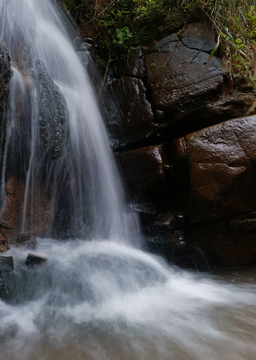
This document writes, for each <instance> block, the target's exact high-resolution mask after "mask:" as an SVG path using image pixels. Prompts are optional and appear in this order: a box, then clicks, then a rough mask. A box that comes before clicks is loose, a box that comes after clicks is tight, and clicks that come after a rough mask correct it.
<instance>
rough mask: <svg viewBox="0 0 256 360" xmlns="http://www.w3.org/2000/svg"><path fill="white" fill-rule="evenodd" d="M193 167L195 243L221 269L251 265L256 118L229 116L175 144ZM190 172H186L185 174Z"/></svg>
mask: <svg viewBox="0 0 256 360" xmlns="http://www.w3.org/2000/svg"><path fill="white" fill-rule="evenodd" d="M173 149H176V152H177V159H180V161H183V165H185V162H184V158H186V161H187V164H188V171H189V174H188V176H189V179H188V180H189V186H188V189H189V191H188V197H187V202H186V204H185V207H184V211H185V213H186V215H187V216H188V219H189V222H190V225H191V226H190V227H191V235H192V245H193V246H196V247H198V248H200V249H202V250H203V251H204V252H205V254H206V256H207V257H208V258H209V259H210V260H212V263H213V264H215V265H217V266H220V267H236V266H248V265H251V264H252V263H253V261H254V260H255V255H256V192H255V183H256V116H250V117H245V118H240V119H234V120H229V121H226V122H223V123H221V124H218V125H214V126H211V127H209V128H206V129H203V130H200V131H198V132H195V133H192V134H189V135H187V136H186V137H185V145H184V139H179V140H177V141H176V142H175V144H173ZM184 174H185V172H184Z"/></svg>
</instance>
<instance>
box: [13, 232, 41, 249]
mask: <svg viewBox="0 0 256 360" xmlns="http://www.w3.org/2000/svg"><path fill="white" fill-rule="evenodd" d="M16 241H17V243H18V244H19V245H20V246H22V247H25V248H27V249H35V248H36V247H37V240H36V236H35V234H32V235H31V234H20V235H19V236H18V237H17V240H16Z"/></svg>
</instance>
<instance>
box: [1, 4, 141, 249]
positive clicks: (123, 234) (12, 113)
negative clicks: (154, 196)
mask: <svg viewBox="0 0 256 360" xmlns="http://www.w3.org/2000/svg"><path fill="white" fill-rule="evenodd" d="M0 14H1V15H0V19H1V23H0V37H1V38H2V39H3V40H4V42H5V44H6V46H7V48H8V50H9V53H10V56H11V64H12V69H13V77H12V80H11V83H10V106H9V114H8V117H7V140H6V144H5V156H4V161H3V163H4V166H3V170H4V171H3V172H2V177H3V178H4V177H6V176H9V177H10V175H13V169H15V174H14V176H15V177H16V178H21V179H24V183H25V186H24V200H23V203H24V205H23V214H22V221H21V229H20V231H21V232H22V233H26V232H31V231H33V217H35V215H34V209H35V208H37V209H38V208H39V207H40V204H38V203H37V202H36V201H37V200H36V199H37V195H36V192H37V191H38V187H40V188H42V189H43V191H44V194H45V196H46V197H47V196H48V198H49V202H50V205H51V211H50V216H49V228H50V229H49V230H48V234H49V233H56V231H55V228H56V227H59V229H61V227H63V228H64V227H65V226H66V229H65V232H66V234H64V231H63V228H62V230H60V235H61V236H65V237H70V236H72V237H85V236H86V237H87V238H88V237H91V238H94V239H100V238H102V239H106V238H111V239H112V240H113V239H115V240H116V241H119V242H125V243H127V242H133V243H135V242H136V241H137V239H138V238H139V230H138V222H137V220H136V217H135V215H132V214H129V213H128V212H127V211H126V210H125V206H124V194H123V189H122V185H121V184H120V181H119V176H118V172H117V169H116V165H115V163H114V161H113V157H112V155H111V151H110V147H109V144H108V139H107V134H106V130H105V128H104V125H103V122H102V119H101V115H100V112H99V110H98V106H97V102H96V99H95V96H94V92H93V89H92V86H91V84H90V81H89V79H88V75H87V73H86V71H85V69H84V67H83V64H82V62H81V60H80V57H79V54H78V53H77V51H76V50H77V49H76V46H75V38H76V36H77V34H76V29H74V28H72V26H71V25H70V24H69V22H68V21H67V19H66V18H65V17H64V14H63V13H62V12H61V10H60V8H59V7H58V5H57V4H56V2H54V1H49V0H47V1H43V0H42V1H41V0H19V1H16V0H8V1H1V3H0ZM6 163H8V168H6V166H5V165H6ZM6 172H7V173H8V174H6ZM63 199H64V200H63ZM63 202H64V203H65V206H63ZM29 207H30V209H29ZM64 207H66V208H67V209H66V211H65V214H64V215H63V208H64ZM60 212H62V213H61V214H59V213H60ZM39 216H40V214H39ZM60 221H61V224H58V223H59V222H60ZM65 222H66V223H68V225H67V224H65V226H64V225H63V223H65ZM56 224H57V225H56ZM54 226H55V227H54Z"/></svg>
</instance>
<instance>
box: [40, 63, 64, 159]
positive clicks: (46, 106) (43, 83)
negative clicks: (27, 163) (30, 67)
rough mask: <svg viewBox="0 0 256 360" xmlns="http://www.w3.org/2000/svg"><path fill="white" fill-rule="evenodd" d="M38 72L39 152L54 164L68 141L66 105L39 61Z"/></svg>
mask: <svg viewBox="0 0 256 360" xmlns="http://www.w3.org/2000/svg"><path fill="white" fill-rule="evenodd" d="M36 71H37V79H38V95H39V129H38V132H39V135H38V144H37V149H38V150H37V151H38V155H39V156H41V154H42V153H47V156H48V158H49V161H50V162H51V163H52V162H53V161H55V160H56V159H57V158H58V157H59V156H60V155H61V153H62V151H63V147H64V144H65V140H66V132H67V124H66V117H67V114H66V103H65V99H64V97H63V96H62V95H61V94H60V92H59V89H58V87H57V85H55V84H54V82H53V81H52V79H51V78H50V76H49V75H48V73H47V71H46V68H45V66H44V63H43V62H42V61H39V60H38V61H37V63H36Z"/></svg>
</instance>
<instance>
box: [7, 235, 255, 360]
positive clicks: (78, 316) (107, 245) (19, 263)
mask: <svg viewBox="0 0 256 360" xmlns="http://www.w3.org/2000/svg"><path fill="white" fill-rule="evenodd" d="M38 252H39V253H40V254H41V255H43V256H46V257H47V258H48V261H47V263H45V264H44V265H42V266H39V267H36V268H34V269H31V268H27V267H26V266H25V263H24V259H25V258H26V255H27V252H26V251H20V250H17V249H12V250H11V251H10V252H9V254H11V255H13V256H14V258H15V259H16V260H15V261H16V264H15V268H16V271H15V274H13V277H12V281H11V284H12V287H13V288H14V294H13V296H12V299H11V300H10V303H9V304H6V303H4V302H0V314H1V322H0V339H1V348H2V349H3V353H2V354H4V355H2V357H0V358H1V359H2V358H3V359H4V358H5V359H6V358H7V359H19V360H23V359H28V358H29V359H30V357H31V359H33V358H34V357H35V356H36V358H37V359H51V360H53V359H57V358H61V359H62V358H63V359H66V358H67V359H70V360H71V359H72V360H73V359H80V358H81V359H97V360H102V359H109V360H110V359H120V360H121V359H137V360H141V359H159V360H165V359H171V358H174V359H209V360H212V359H216V360H217V359H223V360H226V359H254V358H255V356H256V345H255V335H256V286H255V285H253V284H243V283H241V284H237V285H234V284H229V283H228V282H226V281H224V280H223V279H220V278H217V277H213V276H209V275H208V276H207V275H199V274H195V273H189V272H186V271H182V270H179V269H177V268H170V267H168V266H167V265H166V264H165V263H164V262H163V261H162V260H159V259H158V258H157V257H154V256H152V255H150V254H147V253H145V252H142V251H140V250H136V249H134V248H132V247H127V246H125V245H119V244H117V243H116V242H110V241H105V242H100V243H99V242H98V241H92V242H86V241H82V240H76V241H74V240H73V241H67V242H65V243H60V242H57V241H54V240H52V239H44V240H40V244H39V248H38ZM67 348H68V349H69V351H70V353H68V351H67ZM65 356H67V357H65Z"/></svg>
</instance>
